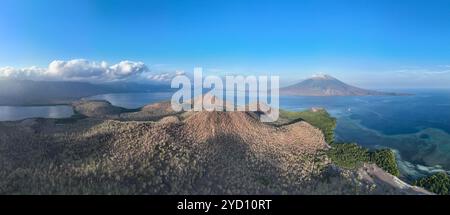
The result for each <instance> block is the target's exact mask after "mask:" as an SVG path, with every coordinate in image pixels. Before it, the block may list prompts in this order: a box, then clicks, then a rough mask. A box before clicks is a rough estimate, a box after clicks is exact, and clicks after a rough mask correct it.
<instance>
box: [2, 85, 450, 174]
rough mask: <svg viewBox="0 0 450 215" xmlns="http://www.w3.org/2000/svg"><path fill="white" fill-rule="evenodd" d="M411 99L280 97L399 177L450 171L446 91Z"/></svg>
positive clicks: (122, 99) (20, 111)
mask: <svg viewBox="0 0 450 215" xmlns="http://www.w3.org/2000/svg"><path fill="white" fill-rule="evenodd" d="M402 92H407V93H412V94H413V95H411V96H351V97H305V96H281V97H280V107H281V108H282V109H286V110H291V111H300V110H305V109H309V108H312V107H323V108H326V109H327V111H328V112H329V113H330V114H331V115H332V116H333V117H336V119H337V127H336V131H335V134H336V140H337V141H338V142H355V143H358V144H360V145H363V146H365V147H369V148H374V149H377V148H391V149H393V150H394V151H395V152H396V154H397V157H398V161H399V162H398V164H399V166H400V168H401V173H402V176H404V177H405V178H411V179H414V178H417V177H421V176H424V175H429V174H431V173H434V172H437V171H444V170H447V171H448V170H450V90H402ZM171 96H172V93H131V94H105V95H97V96H93V97H89V98H86V99H90V100H95V99H102V100H107V101H109V102H111V103H112V104H113V105H116V106H120V107H125V108H139V107H142V106H144V105H146V104H150V103H155V102H159V101H164V100H169V99H170V98H171ZM72 114H73V111H72V109H71V108H70V107H69V106H39V107H9V106H0V121H7V120H19V119H24V118H29V117H49V118H63V117H69V116H71V115H72Z"/></svg>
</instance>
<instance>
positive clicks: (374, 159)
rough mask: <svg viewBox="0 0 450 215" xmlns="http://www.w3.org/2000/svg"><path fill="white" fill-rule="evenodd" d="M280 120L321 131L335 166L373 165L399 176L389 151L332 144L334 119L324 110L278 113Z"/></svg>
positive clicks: (349, 144)
mask: <svg viewBox="0 0 450 215" xmlns="http://www.w3.org/2000/svg"><path fill="white" fill-rule="evenodd" d="M280 118H281V119H283V120H287V121H291V122H292V121H297V120H304V121H306V122H308V123H309V124H311V125H313V126H314V127H316V128H319V129H320V130H322V132H323V133H324V136H325V140H326V141H327V143H328V144H330V146H331V149H330V150H328V151H327V155H328V156H329V157H330V158H331V160H332V162H333V163H335V164H336V165H338V166H340V167H343V168H347V169H355V168H358V167H360V166H362V164H364V163H374V164H376V165H377V166H378V167H380V168H382V169H383V170H385V171H386V172H388V173H390V174H392V175H395V176H399V175H400V171H399V169H398V167H397V162H396V160H395V154H394V152H393V151H392V150H390V149H380V150H375V151H369V150H368V149H366V148H364V147H361V146H359V145H357V144H355V143H334V129H335V127H336V119H335V118H333V117H331V116H330V114H329V113H328V112H327V111H326V110H324V109H316V110H314V111H313V110H308V111H302V112H291V111H284V110H281V111H280Z"/></svg>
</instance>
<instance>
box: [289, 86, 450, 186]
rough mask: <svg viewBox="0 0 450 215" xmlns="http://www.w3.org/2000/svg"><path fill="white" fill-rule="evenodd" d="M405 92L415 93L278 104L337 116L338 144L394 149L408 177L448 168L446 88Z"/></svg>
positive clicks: (448, 97)
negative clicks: (322, 111) (323, 111)
mask: <svg viewBox="0 0 450 215" xmlns="http://www.w3.org/2000/svg"><path fill="white" fill-rule="evenodd" d="M403 92H405V91H404V90H403ZM406 92H408V93H413V94H414V95H411V96H369V97H367V96H366V97H360V96H355V97H282V98H280V103H281V107H282V108H285V109H289V110H302V109H306V108H310V107H324V108H326V109H327V110H328V111H329V112H330V114H331V115H332V116H334V117H336V118H337V127H336V131H335V134H336V140H337V141H338V142H355V143H358V144H360V145H363V146H365V147H369V148H375V149H376V148H391V149H393V150H394V151H395V152H396V154H397V158H398V160H399V167H400V169H401V173H402V175H403V176H404V177H406V178H410V179H414V178H417V177H421V176H424V175H429V174H431V173H434V172H438V171H444V170H450V90H407V91H406Z"/></svg>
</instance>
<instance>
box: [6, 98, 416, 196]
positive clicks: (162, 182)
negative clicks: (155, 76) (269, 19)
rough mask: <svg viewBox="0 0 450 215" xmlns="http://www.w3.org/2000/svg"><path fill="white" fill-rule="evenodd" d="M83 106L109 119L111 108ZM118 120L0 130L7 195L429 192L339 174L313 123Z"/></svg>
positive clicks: (34, 123)
mask: <svg viewBox="0 0 450 215" xmlns="http://www.w3.org/2000/svg"><path fill="white" fill-rule="evenodd" d="M82 105H83V106H84V107H89V108H85V109H84V110H89V111H90V112H93V113H96V114H99V113H102V112H103V113H107V114H109V113H110V111H108V110H105V104H101V105H99V104H98V103H96V104H95V105H89V104H86V103H83V104H82ZM160 106H161V107H166V105H163V104H161V105H160ZM95 107H99V108H101V109H102V110H101V111H96V110H93V109H91V108H94V109H95ZM156 107H158V105H154V106H152V107H151V108H149V110H151V111H150V112H147V113H152V112H154V111H155V110H154V108H156ZM142 111H144V110H141V111H140V112H141V113H140V114H141V115H142V114H144V113H145V111H144V112H142ZM163 112H164V113H167V110H165V111H163ZM158 113H159V112H158ZM109 116H110V115H108V116H104V117H103V118H102V117H98V116H97V115H96V117H95V118H84V119H79V120H76V121H70V122H65V121H61V120H51V119H30V120H24V121H20V122H3V123H0V163H1V164H2V165H1V166H0V193H2V194H15V193H22V194H371V193H378V194H389V193H395V194H404V193H416V194H417V193H424V192H422V191H416V190H411V189H410V188H404V187H396V186H392V185H390V184H389V183H386V182H383V180H376V177H378V176H376V175H375V176H376V177H373V176H372V175H373V174H372V175H371V174H369V173H370V172H368V171H366V170H364V169H361V170H358V171H351V170H343V169H339V168H337V167H335V166H334V165H332V164H331V163H330V160H329V159H328V158H327V156H326V153H324V152H325V150H327V149H328V147H329V146H328V145H327V144H326V143H325V140H324V136H323V134H322V132H321V131H320V130H319V129H317V128H315V127H313V126H311V125H310V124H308V123H306V122H304V121H297V122H293V123H290V124H287V125H284V126H275V125H271V124H265V123H262V122H260V121H259V120H257V119H256V118H254V117H253V116H254V115H253V114H252V113H249V112H206V111H203V112H185V113H172V115H169V116H165V117H163V118H161V119H160V120H158V121H143V122H137V121H128V120H130V119H129V118H120V115H119V116H116V115H113V118H109ZM117 119H120V121H119V120H117ZM378 171H380V170H378ZM381 172H383V171H382V170H381ZM383 173H384V172H383ZM384 174H387V173H384ZM387 175H389V174H387ZM384 178H386V177H384ZM394 178H395V177H394ZM380 181H381V182H380Z"/></svg>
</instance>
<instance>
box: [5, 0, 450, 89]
mask: <svg viewBox="0 0 450 215" xmlns="http://www.w3.org/2000/svg"><path fill="white" fill-rule="evenodd" d="M80 58H82V59H88V60H92V61H103V60H104V61H107V62H111V63H117V62H119V61H122V60H131V61H142V62H144V63H145V64H146V65H148V66H149V68H150V69H151V70H154V71H158V70H161V71H163V70H164V71H165V70H167V71H168V70H187V71H190V70H192V69H193V67H194V66H202V67H204V68H205V70H207V71H209V73H213V74H278V75H281V78H282V80H283V81H285V82H289V81H292V82H293V81H296V80H300V79H302V78H305V77H308V76H310V75H312V74H315V73H328V74H331V75H334V76H336V77H338V78H341V79H343V80H346V81H348V82H350V83H355V84H359V85H362V86H369V87H379V88H383V87H412V86H418V87H433V86H434V87H436V86H439V87H445V86H447V85H449V84H447V83H450V66H449V65H450V1H445V0H429V1H425V0H424V1H414V0H409V1H405V0H396V1H392V0H390V1H388V0H373V1H370V0H367V1H364V0H359V1H356V0H354V1H337V0H329V1H325V0H315V1H301V0H300V1H261V0H260V1H243V0H240V1H234V0H227V1H225V0H223V1H201V0H196V1H183V0H179V1H168V0H166V1H130V0H129V1H119V0H103V1H101V0H98V1H95V0H72V1H69V0H58V1H56V0H40V1H36V0H28V1H27V0H2V1H1V2H0V67H5V66H13V67H29V66H41V67H45V66H47V65H48V64H49V63H50V62H51V61H53V60H71V59H80Z"/></svg>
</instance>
